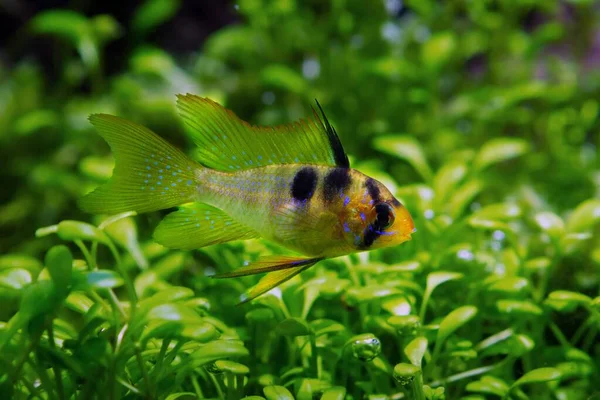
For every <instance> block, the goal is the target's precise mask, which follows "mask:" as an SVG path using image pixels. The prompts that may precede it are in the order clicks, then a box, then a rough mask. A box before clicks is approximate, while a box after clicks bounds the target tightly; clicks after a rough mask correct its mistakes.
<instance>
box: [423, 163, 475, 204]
mask: <svg viewBox="0 0 600 400" xmlns="http://www.w3.org/2000/svg"><path fill="white" fill-rule="evenodd" d="M468 170H469V169H468V167H467V164H466V163H465V162H464V161H463V160H451V161H449V162H448V163H446V164H444V165H443V166H442V167H441V168H440V169H439V170H438V172H437V173H436V174H435V176H434V177H433V182H432V187H433V191H434V192H435V204H436V206H435V208H436V209H437V210H440V209H442V208H443V207H442V206H443V205H444V204H445V203H446V202H447V201H448V199H449V198H450V197H451V195H452V192H453V190H454V189H455V188H456V187H457V186H458V185H459V184H460V183H461V182H462V181H463V180H464V178H465V177H466V176H467V172H468Z"/></svg>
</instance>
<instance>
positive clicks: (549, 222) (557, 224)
mask: <svg viewBox="0 0 600 400" xmlns="http://www.w3.org/2000/svg"><path fill="white" fill-rule="evenodd" d="M534 218H535V222H536V223H537V225H538V226H539V227H540V228H541V229H542V231H544V232H546V233H547V234H548V235H549V236H550V237H551V238H552V239H554V240H556V239H558V238H559V237H560V236H561V235H562V234H563V232H564V231H565V225H564V223H563V220H562V218H560V217H559V216H558V215H556V214H554V213H552V212H549V211H545V212H540V213H537V214H536V215H535V217H534Z"/></svg>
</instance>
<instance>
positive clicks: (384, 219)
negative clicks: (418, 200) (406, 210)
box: [375, 203, 396, 229]
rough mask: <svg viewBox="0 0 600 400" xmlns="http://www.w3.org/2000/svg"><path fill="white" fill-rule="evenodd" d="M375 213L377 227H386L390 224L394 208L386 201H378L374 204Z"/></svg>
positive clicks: (392, 219) (393, 216)
mask: <svg viewBox="0 0 600 400" xmlns="http://www.w3.org/2000/svg"><path fill="white" fill-rule="evenodd" d="M375 213H376V214H377V217H376V218H377V219H376V222H377V225H378V226H379V229H386V228H389V227H390V226H392V224H393V223H394V219H395V218H396V213H394V209H393V208H392V207H391V206H390V205H389V204H387V203H379V204H377V205H376V206H375Z"/></svg>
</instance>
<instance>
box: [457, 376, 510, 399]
mask: <svg viewBox="0 0 600 400" xmlns="http://www.w3.org/2000/svg"><path fill="white" fill-rule="evenodd" d="M467 390H468V391H469V392H475V393H483V394H490V395H495V396H499V397H504V396H505V395H506V394H507V393H508V391H509V386H508V385H507V384H506V382H504V381H503V380H502V379H498V378H496V377H494V376H490V375H484V376H482V377H481V379H480V380H478V381H475V382H469V383H468V384H467Z"/></svg>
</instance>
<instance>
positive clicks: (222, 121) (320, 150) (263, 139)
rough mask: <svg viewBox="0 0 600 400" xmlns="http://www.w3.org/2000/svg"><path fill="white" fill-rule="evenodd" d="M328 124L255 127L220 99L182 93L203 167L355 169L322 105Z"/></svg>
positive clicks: (311, 122) (318, 120)
mask: <svg viewBox="0 0 600 400" xmlns="http://www.w3.org/2000/svg"><path fill="white" fill-rule="evenodd" d="M317 105H318V107H319V109H320V111H321V113H322V115H323V119H324V122H323V121H321V118H320V117H319V116H318V115H317V113H316V112H314V109H313V113H314V116H315V118H314V119H312V118H310V119H301V120H299V121H296V122H292V123H289V124H284V125H277V126H272V127H270V126H254V125H251V124H249V123H248V122H246V121H243V120H241V119H240V118H238V116H237V115H235V114H234V113H233V112H232V111H230V110H228V109H226V108H224V107H223V106H221V105H220V104H218V103H215V102H214V101H212V100H210V99H208V98H203V97H198V96H195V95H192V94H186V95H178V96H177V108H178V111H179V114H180V115H181V117H182V118H183V121H184V122H185V125H186V126H187V127H188V128H189V132H190V134H191V135H192V138H193V140H194V142H195V143H196V145H197V146H198V149H197V151H196V156H197V160H198V161H200V162H201V163H202V164H203V165H205V166H207V167H209V168H213V169H217V170H221V171H236V170H242V169H250V168H256V167H262V166H267V165H271V164H319V165H329V166H338V167H345V168H348V167H349V163H348V157H347V156H346V153H344V149H343V147H342V144H341V142H340V140H339V138H338V136H337V133H336V132H335V129H333V127H332V126H331V124H330V123H329V121H328V120H327V118H326V117H325V114H324V113H323V110H322V108H321V106H320V105H319V104H318V103H317Z"/></svg>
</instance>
